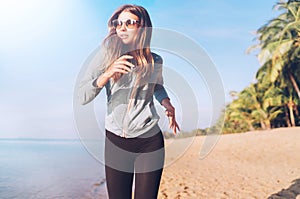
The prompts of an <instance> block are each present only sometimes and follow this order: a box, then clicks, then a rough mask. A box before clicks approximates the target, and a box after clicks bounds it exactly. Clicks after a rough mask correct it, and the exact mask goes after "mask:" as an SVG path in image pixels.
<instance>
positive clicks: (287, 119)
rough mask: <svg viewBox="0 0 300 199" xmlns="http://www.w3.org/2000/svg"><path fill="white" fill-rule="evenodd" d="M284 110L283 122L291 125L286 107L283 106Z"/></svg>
mask: <svg viewBox="0 0 300 199" xmlns="http://www.w3.org/2000/svg"><path fill="white" fill-rule="evenodd" d="M284 112H285V122H286V124H287V126H288V127H291V126H292V125H291V122H290V118H289V113H288V112H287V110H286V108H284Z"/></svg>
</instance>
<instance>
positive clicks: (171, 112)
mask: <svg viewBox="0 0 300 199" xmlns="http://www.w3.org/2000/svg"><path fill="white" fill-rule="evenodd" d="M162 105H163V106H164V107H165V108H166V111H165V113H166V115H167V117H168V118H169V128H171V129H172V130H173V134H174V135H176V134H177V129H178V131H180V128H179V125H178V123H177V121H176V117H175V108H174V107H173V106H172V104H171V102H170V100H169V99H168V98H166V99H163V101H162Z"/></svg>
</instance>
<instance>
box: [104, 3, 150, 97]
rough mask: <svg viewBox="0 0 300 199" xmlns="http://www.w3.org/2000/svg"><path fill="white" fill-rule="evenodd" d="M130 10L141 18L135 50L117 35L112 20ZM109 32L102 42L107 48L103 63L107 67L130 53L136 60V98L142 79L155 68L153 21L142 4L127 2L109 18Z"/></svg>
mask: <svg viewBox="0 0 300 199" xmlns="http://www.w3.org/2000/svg"><path fill="white" fill-rule="evenodd" d="M124 11H126V12H130V13H132V14H134V15H136V16H137V17H138V18H139V28H140V31H139V34H138V35H137V37H136V39H135V41H134V45H133V46H134V50H133V51H131V52H128V49H126V45H124V44H123V43H122V41H121V39H120V38H119V37H118V36H117V32H116V29H115V28H114V27H113V26H112V21H113V20H115V19H118V17H119V15H120V14H121V13H122V12H124ZM108 30H109V33H108V35H107V37H106V38H105V39H104V40H103V42H102V48H104V49H105V51H104V53H105V56H104V59H103V60H102V65H103V66H104V67H105V69H107V68H108V67H109V66H110V65H111V64H112V63H113V62H114V61H115V60H116V59H118V58H119V57H120V56H122V55H123V54H130V55H132V56H133V57H134V59H135V61H136V67H137V70H136V75H137V76H136V82H135V86H134V87H135V89H134V91H133V92H132V96H131V98H134V97H135V96H134V95H136V92H137V88H138V86H139V83H140V81H141V79H142V78H143V77H145V76H149V75H150V74H151V72H152V71H153V70H154V60H153V56H152V54H151V51H150V42H151V37H152V23H151V20H150V16H149V14H148V12H147V10H146V9H145V8H143V7H142V6H137V5H132V4H126V5H123V6H121V7H119V8H118V9H117V10H116V11H115V12H114V13H113V14H112V16H111V17H110V19H109V20H108ZM121 76H122V74H121V73H118V74H116V75H115V76H114V77H113V80H114V81H118V80H119V79H120V77H121Z"/></svg>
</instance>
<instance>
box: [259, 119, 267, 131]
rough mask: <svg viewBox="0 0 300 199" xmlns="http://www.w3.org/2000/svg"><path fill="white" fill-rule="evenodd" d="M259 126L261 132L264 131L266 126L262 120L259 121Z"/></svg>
mask: <svg viewBox="0 0 300 199" xmlns="http://www.w3.org/2000/svg"><path fill="white" fill-rule="evenodd" d="M260 126H261V128H262V129H263V130H266V125H265V123H264V121H263V120H260Z"/></svg>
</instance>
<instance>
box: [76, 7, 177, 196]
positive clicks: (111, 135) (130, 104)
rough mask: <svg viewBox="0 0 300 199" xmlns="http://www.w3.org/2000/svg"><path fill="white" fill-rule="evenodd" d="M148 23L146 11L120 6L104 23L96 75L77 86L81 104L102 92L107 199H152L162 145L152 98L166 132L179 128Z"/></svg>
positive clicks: (89, 72) (88, 74)
mask: <svg viewBox="0 0 300 199" xmlns="http://www.w3.org/2000/svg"><path fill="white" fill-rule="evenodd" d="M151 27H152V23H151V20H150V17H149V14H148V12H147V11H146V9H145V8H143V7H141V6H136V5H123V6H121V7H120V8H118V9H117V10H116V11H115V12H114V13H113V15H112V16H111V18H110V19H109V21H108V29H109V34H108V36H107V37H106V38H105V39H104V41H103V42H102V46H101V51H100V52H101V58H100V59H99V60H98V62H99V63H98V67H97V68H96V69H88V70H87V72H86V75H85V76H84V79H83V80H82V81H81V85H80V97H81V102H82V104H86V103H88V102H90V101H92V100H93V99H94V98H95V97H96V96H97V95H98V94H99V92H100V91H101V90H102V88H103V87H105V88H106V93H107V114H106V118H105V129H106V140H105V173H106V182H107V190H108V195H109V198H110V199H131V197H132V190H133V188H132V186H133V181H135V185H134V197H135V198H136V199H145V198H147V199H152V198H153V199H154V198H157V194H158V189H159V184H160V179H161V174H162V171H163V165H164V140H163V136H162V132H161V130H160V127H159V126H158V120H159V116H158V114H157V112H156V110H155V106H154V102H153V96H154V97H155V98H156V100H158V102H159V103H160V104H161V105H162V106H164V107H165V109H166V115H167V117H168V118H169V126H170V128H172V130H173V133H174V134H176V132H177V130H179V126H178V124H177V122H176V118H175V108H174V107H173V106H172V104H171V102H170V99H169V97H168V95H167V93H166V90H165V89H164V87H163V78H162V62H163V61H162V58H161V57H160V56H159V55H157V54H155V53H152V52H151V50H150V41H151V34H152V29H151Z"/></svg>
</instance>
